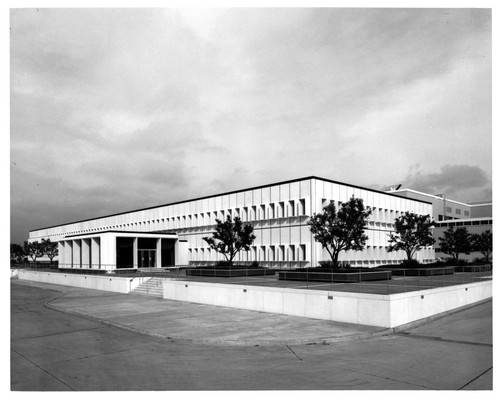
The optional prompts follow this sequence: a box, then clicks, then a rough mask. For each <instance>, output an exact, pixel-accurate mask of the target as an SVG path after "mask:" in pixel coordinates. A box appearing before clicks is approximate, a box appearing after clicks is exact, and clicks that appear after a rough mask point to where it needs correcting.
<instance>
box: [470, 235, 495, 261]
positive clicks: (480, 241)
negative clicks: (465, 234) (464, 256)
mask: <svg viewBox="0 0 500 400" xmlns="http://www.w3.org/2000/svg"><path fill="white" fill-rule="evenodd" d="M471 245H472V251H479V252H480V253H481V254H482V255H483V256H484V258H485V261H486V262H490V256H491V253H492V252H493V233H492V232H491V231H490V230H487V231H484V232H482V233H474V234H472V235H471Z"/></svg>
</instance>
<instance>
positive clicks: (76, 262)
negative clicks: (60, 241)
mask: <svg viewBox="0 0 500 400" xmlns="http://www.w3.org/2000/svg"><path fill="white" fill-rule="evenodd" d="M81 267H82V240H81V239H76V240H73V268H81Z"/></svg>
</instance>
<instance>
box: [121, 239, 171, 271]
mask: <svg viewBox="0 0 500 400" xmlns="http://www.w3.org/2000/svg"><path fill="white" fill-rule="evenodd" d="M135 241H137V258H135V257H134V244H135ZM174 248H175V240H174V239H160V238H134V237H117V238H116V268H137V267H139V268H154V267H158V266H160V265H159V262H158V261H159V260H160V263H161V267H167V266H170V265H175V250H174ZM158 251H161V257H158V256H159V254H157V253H158ZM134 258H135V260H136V261H135V260H134ZM134 261H135V262H134Z"/></svg>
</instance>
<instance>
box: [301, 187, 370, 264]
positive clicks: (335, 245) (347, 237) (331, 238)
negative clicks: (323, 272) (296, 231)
mask: <svg viewBox="0 0 500 400" xmlns="http://www.w3.org/2000/svg"><path fill="white" fill-rule="evenodd" d="M370 214H371V211H370V210H367V209H365V206H364V204H363V199H358V198H355V197H354V196H352V197H351V198H350V199H349V200H348V201H346V202H345V203H341V204H340V207H339V210H338V211H337V208H336V207H335V204H334V203H333V202H331V203H330V204H328V205H327V206H325V207H323V212H321V213H318V214H313V216H312V217H311V218H310V219H309V221H307V224H308V225H309V229H310V230H311V232H312V234H313V236H314V239H315V240H316V241H317V242H318V243H321V245H322V246H323V247H324V248H325V249H326V251H328V254H330V257H331V259H332V262H333V264H334V265H338V257H339V253H340V252H341V251H347V250H363V248H364V246H365V244H366V241H367V240H368V236H367V235H365V233H364V232H365V228H366V224H367V219H368V217H369V216H370Z"/></svg>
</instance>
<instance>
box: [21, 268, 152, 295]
mask: <svg viewBox="0 0 500 400" xmlns="http://www.w3.org/2000/svg"><path fill="white" fill-rule="evenodd" d="M19 279H24V280H28V281H36V282H44V283H53V284H56V285H66V286H75V287H81V288H86V289H95V290H106V291H108V292H118V293H130V291H131V290H132V289H134V288H135V287H137V286H138V285H140V284H141V283H142V282H143V281H146V280H148V279H150V278H125V277H123V278H121V277H116V276H111V277H110V276H109V275H107V276H100V275H83V274H82V275H80V274H79V275H76V274H64V273H58V272H43V271H26V270H20V271H19Z"/></svg>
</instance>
